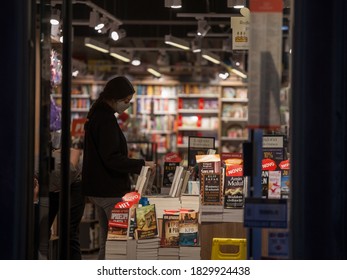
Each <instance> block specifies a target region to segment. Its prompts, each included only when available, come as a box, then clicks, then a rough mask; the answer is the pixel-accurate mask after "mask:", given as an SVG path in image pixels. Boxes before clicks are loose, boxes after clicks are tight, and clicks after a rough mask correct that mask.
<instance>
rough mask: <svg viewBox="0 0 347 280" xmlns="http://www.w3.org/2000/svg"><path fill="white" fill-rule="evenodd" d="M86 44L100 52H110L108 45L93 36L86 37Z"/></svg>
mask: <svg viewBox="0 0 347 280" xmlns="http://www.w3.org/2000/svg"><path fill="white" fill-rule="evenodd" d="M84 45H85V46H87V47H89V48H92V49H94V50H97V51H99V52H103V53H108V52H109V50H108V46H107V45H105V44H103V43H100V42H98V41H96V40H93V39H91V38H85V39H84Z"/></svg>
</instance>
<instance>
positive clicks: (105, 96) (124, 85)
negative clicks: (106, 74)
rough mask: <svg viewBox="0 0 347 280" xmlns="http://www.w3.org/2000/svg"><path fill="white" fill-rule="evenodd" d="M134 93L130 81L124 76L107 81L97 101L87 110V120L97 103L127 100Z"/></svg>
mask: <svg viewBox="0 0 347 280" xmlns="http://www.w3.org/2000/svg"><path fill="white" fill-rule="evenodd" d="M134 93H135V89H134V87H133V85H132V84H131V83H130V81H129V80H128V79H127V78H126V77H124V76H118V77H115V78H113V79H111V80H109V81H108V82H107V83H106V85H105V87H104V90H103V91H102V92H101V93H100V95H99V97H98V99H96V100H95V102H94V104H93V105H92V107H91V108H90V110H89V113H88V115H87V118H89V117H90V116H91V115H92V114H93V113H94V111H95V108H96V107H97V106H95V105H97V104H98V103H100V102H104V101H107V100H119V99H123V98H127V97H128V96H129V95H132V94H134Z"/></svg>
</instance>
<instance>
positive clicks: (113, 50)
mask: <svg viewBox="0 0 347 280" xmlns="http://www.w3.org/2000/svg"><path fill="white" fill-rule="evenodd" d="M110 56H113V57H114V58H117V59H119V60H121V61H123V62H130V60H131V56H130V55H129V54H128V53H126V52H122V51H120V50H117V49H116V48H110Z"/></svg>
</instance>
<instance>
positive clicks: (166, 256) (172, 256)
mask: <svg viewBox="0 0 347 280" xmlns="http://www.w3.org/2000/svg"><path fill="white" fill-rule="evenodd" d="M179 252H180V248H179V247H176V248H173V247H172V248H169V247H160V248H159V252H158V259H159V260H179V259H180V256H179Z"/></svg>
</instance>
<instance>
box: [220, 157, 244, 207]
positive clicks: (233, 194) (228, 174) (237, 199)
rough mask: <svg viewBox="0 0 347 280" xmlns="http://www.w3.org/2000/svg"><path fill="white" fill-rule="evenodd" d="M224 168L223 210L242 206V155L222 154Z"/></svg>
mask: <svg viewBox="0 0 347 280" xmlns="http://www.w3.org/2000/svg"><path fill="white" fill-rule="evenodd" d="M222 162H223V166H224V173H225V174H224V208H242V207H243V206H244V183H245V180H244V177H243V158H242V153H222Z"/></svg>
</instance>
